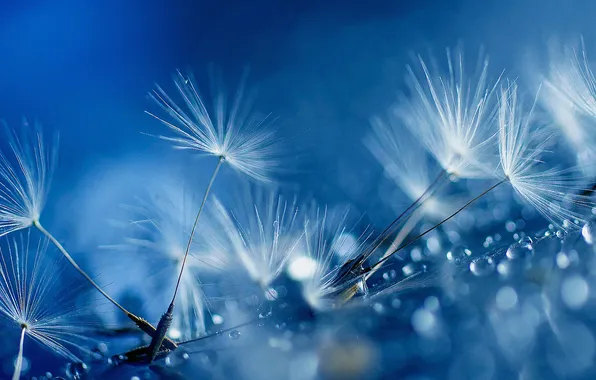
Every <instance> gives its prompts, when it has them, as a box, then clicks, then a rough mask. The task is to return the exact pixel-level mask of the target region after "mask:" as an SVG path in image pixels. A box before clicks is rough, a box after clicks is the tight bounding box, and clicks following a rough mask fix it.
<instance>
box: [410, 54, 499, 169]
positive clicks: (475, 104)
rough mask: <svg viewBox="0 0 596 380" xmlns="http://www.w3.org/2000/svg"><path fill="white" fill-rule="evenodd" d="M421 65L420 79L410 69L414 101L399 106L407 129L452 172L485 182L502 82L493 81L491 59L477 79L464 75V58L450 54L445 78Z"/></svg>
mask: <svg viewBox="0 0 596 380" xmlns="http://www.w3.org/2000/svg"><path fill="white" fill-rule="evenodd" d="M419 62H420V67H421V69H422V75H417V74H416V71H415V70H414V68H413V67H411V66H409V67H408V72H409V74H410V83H411V88H412V92H413V94H414V96H413V97H412V98H409V99H407V100H405V106H404V107H403V108H401V107H400V109H401V111H400V112H403V114H404V115H403V118H404V120H406V121H407V122H406V126H407V127H408V128H409V129H410V131H411V132H412V133H413V134H414V135H415V136H417V137H418V138H419V140H420V141H421V142H422V143H423V144H424V145H425V146H426V148H427V149H428V151H429V152H430V153H431V154H432V155H433V156H434V157H435V158H436V159H437V162H438V163H439V164H440V165H441V166H442V167H443V168H444V169H445V170H446V171H448V172H449V173H453V174H457V175H458V176H461V177H486V176H487V172H486V168H485V166H484V161H483V158H484V153H485V151H486V149H485V148H486V146H487V145H490V144H491V143H492V141H493V136H492V135H491V133H490V128H489V125H490V123H491V120H492V116H493V114H494V92H495V87H496V85H497V83H498V80H496V81H494V82H490V81H489V78H488V59H486V58H485V59H483V60H482V63H481V68H480V70H479V73H478V74H477V75H476V78H475V79H471V78H469V77H468V73H466V72H465V70H464V57H463V54H461V53H459V54H455V57H453V56H452V54H451V52H450V51H447V67H448V70H447V72H446V74H444V73H442V72H441V71H440V70H436V72H434V71H431V70H430V69H429V67H428V65H427V64H426V63H425V61H424V60H423V59H422V58H421V57H419Z"/></svg>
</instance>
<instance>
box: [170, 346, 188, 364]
mask: <svg viewBox="0 0 596 380" xmlns="http://www.w3.org/2000/svg"><path fill="white" fill-rule="evenodd" d="M189 358H190V355H189V354H188V352H186V351H184V350H183V349H181V348H178V349H176V350H175V351H174V352H172V353H171V354H169V355H168V356H167V357H166V360H165V362H166V366H168V367H178V366H180V365H182V364H184V363H185V362H186V361H187V360H188V359H189Z"/></svg>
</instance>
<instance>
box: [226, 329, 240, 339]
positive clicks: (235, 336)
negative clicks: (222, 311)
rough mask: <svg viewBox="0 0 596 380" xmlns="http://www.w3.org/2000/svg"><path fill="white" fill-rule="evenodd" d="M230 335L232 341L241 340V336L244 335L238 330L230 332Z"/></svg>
mask: <svg viewBox="0 0 596 380" xmlns="http://www.w3.org/2000/svg"><path fill="white" fill-rule="evenodd" d="M228 335H229V336H230V338H232V339H238V338H240V336H241V335H242V333H241V332H240V331H238V330H232V331H230V333H229V334H228Z"/></svg>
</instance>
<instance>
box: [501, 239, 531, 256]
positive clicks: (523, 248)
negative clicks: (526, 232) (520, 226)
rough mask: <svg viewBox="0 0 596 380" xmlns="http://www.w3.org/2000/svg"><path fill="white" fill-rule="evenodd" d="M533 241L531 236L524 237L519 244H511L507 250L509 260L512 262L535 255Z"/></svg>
mask: <svg viewBox="0 0 596 380" xmlns="http://www.w3.org/2000/svg"><path fill="white" fill-rule="evenodd" d="M532 243H533V241H532V239H531V238H530V237H529V236H524V237H523V238H521V239H520V240H519V241H518V242H517V243H513V244H511V246H510V247H509V248H508V249H507V253H506V255H507V258H508V259H510V260H516V259H522V260H523V259H526V258H528V257H531V256H532V255H533V254H534V247H533V246H532Z"/></svg>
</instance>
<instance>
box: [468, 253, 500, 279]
mask: <svg viewBox="0 0 596 380" xmlns="http://www.w3.org/2000/svg"><path fill="white" fill-rule="evenodd" d="M494 269H495V262H494V260H493V259H492V258H490V257H479V258H477V259H476V260H474V261H472V262H471V263H470V271H472V273H474V275H476V276H478V277H482V276H487V275H489V274H491V273H492V271H493V270H494Z"/></svg>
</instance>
